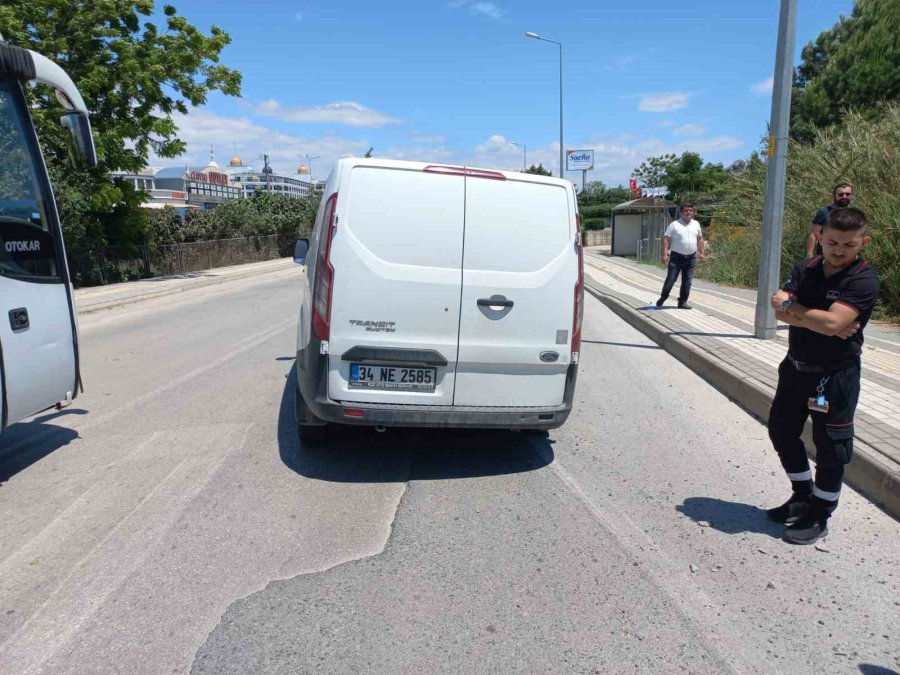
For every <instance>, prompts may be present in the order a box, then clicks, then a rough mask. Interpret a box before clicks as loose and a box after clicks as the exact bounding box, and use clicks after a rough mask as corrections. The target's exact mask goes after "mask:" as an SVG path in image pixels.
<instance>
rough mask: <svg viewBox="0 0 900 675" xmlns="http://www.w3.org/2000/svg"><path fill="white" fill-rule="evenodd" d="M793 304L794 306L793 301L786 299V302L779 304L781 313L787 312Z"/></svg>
mask: <svg viewBox="0 0 900 675" xmlns="http://www.w3.org/2000/svg"><path fill="white" fill-rule="evenodd" d="M793 304H794V299H793V298H788V299H787V300H785V301H784V302H782V303H781V311H782V312H787V311H788V310H789V309H790V308H791V305H793Z"/></svg>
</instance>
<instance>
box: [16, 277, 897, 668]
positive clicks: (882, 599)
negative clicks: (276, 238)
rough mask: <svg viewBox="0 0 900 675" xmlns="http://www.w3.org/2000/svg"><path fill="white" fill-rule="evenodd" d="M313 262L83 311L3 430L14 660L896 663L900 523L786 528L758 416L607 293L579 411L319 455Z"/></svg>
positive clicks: (853, 515) (355, 433)
mask: <svg viewBox="0 0 900 675" xmlns="http://www.w3.org/2000/svg"><path fill="white" fill-rule="evenodd" d="M297 276H298V270H296V269H290V270H287V271H286V272H279V273H277V274H269V275H266V276H264V277H260V278H258V279H243V280H239V281H235V282H234V283H229V284H224V285H221V286H216V287H214V288H210V289H198V290H196V291H192V292H188V293H183V294H179V295H178V296H177V297H175V299H173V298H172V297H169V298H164V299H158V300H152V301H148V302H144V303H141V304H138V305H132V306H129V307H124V308H121V309H118V310H110V311H106V312H98V313H97V314H92V315H89V316H86V317H83V318H82V320H81V336H82V341H83V372H84V380H85V387H86V393H85V394H84V395H83V396H81V397H79V398H78V399H77V401H76V403H75V405H74V406H73V407H72V408H70V409H68V410H65V411H62V412H60V413H51V414H46V415H43V416H40V417H38V418H37V419H35V420H33V421H30V422H26V423H23V424H19V425H15V426H14V427H12V428H11V429H10V430H8V431H7V432H5V433H4V434H3V435H2V436H0V480H2V481H3V484H2V486H0V672H3V673H16V674H19V673H23V674H24V673H129V674H130V675H134V674H135V673H164V672H169V673H184V672H188V671H191V672H196V673H231V672H233V673H257V672H262V673H294V672H309V671H313V670H316V671H322V672H341V673H346V672H362V671H368V672H391V673H395V672H513V671H516V672H522V671H524V672H622V671H637V670H639V671H650V670H652V671H656V672H673V671H681V670H687V671H692V672H750V673H753V672H789V673H852V672H863V673H869V674H872V673H884V672H890V670H889V669H895V670H900V564H898V563H900V524H898V522H897V521H895V520H893V519H892V518H890V517H889V516H887V515H885V514H884V513H882V512H881V511H879V510H878V509H877V508H875V507H874V506H872V505H871V504H869V503H868V502H867V501H865V500H864V499H863V498H861V497H860V496H859V495H857V494H856V493H854V492H853V491H852V490H850V489H845V492H844V496H843V498H842V503H841V507H840V509H839V511H838V514H837V515H836V517H835V518H834V519H833V520H832V524H833V525H832V534H831V535H830V536H829V537H828V538H827V539H826V540H824V541H823V542H820V544H821V545H820V546H819V547H817V548H816V547H794V546H790V545H788V544H785V543H783V542H782V541H781V540H780V539H779V537H780V528H779V527H778V526H775V525H772V524H769V523H768V522H767V521H766V519H765V517H764V514H763V513H762V511H761V510H760V507H762V508H765V507H767V506H771V505H774V504H777V503H780V502H781V501H783V499H784V498H785V497H786V494H787V484H786V481H785V479H784V477H783V475H782V472H781V469H780V466H779V464H778V461H777V459H776V457H775V456H774V454H773V453H772V451H771V449H770V448H769V445H768V440H767V437H766V432H765V429H764V427H762V426H761V425H760V424H759V423H758V422H757V421H756V420H754V419H753V418H751V417H750V416H748V415H747V414H746V413H745V412H743V411H742V410H741V409H740V408H738V407H737V406H735V405H734V404H732V403H731V402H730V401H728V399H726V398H725V397H724V396H722V395H721V394H719V393H718V392H717V391H716V390H714V389H712V388H711V387H710V386H709V385H707V384H706V383H705V382H704V381H703V380H702V379H701V378H699V377H698V376H696V375H695V374H694V373H692V372H691V371H689V370H688V369H687V368H685V367H684V366H682V365H681V364H680V363H678V362H677V361H675V360H674V359H672V357H670V356H669V355H668V354H667V353H666V352H664V351H662V350H661V349H659V348H657V346H656V345H655V344H654V343H652V342H650V341H649V340H647V339H646V338H644V337H643V336H642V335H640V334H639V333H637V332H636V331H635V330H633V329H632V328H630V327H628V326H627V325H625V324H624V323H622V322H621V321H620V320H619V319H617V318H616V317H615V316H614V315H612V314H611V313H610V312H609V311H608V310H606V309H605V308H604V307H603V306H602V305H601V304H600V303H599V302H597V301H596V300H594V299H593V298H590V297H589V298H587V303H588V305H587V313H586V319H585V342H584V347H583V354H582V366H581V370H580V374H579V382H578V391H577V396H576V398H577V407H576V411H575V413H574V414H573V416H572V417H571V418H570V420H569V422H568V423H567V424H566V426H564V427H563V428H562V429H560V430H557V431H554V432H551V433H550V434H549V436H547V435H533V434H525V433H511V432H510V433H499V432H491V433H478V432H447V431H428V430H388V431H387V432H386V433H383V434H377V433H375V432H374V431H370V430H349V431H346V432H343V433H341V434H339V435H338V436H337V438H336V439H335V441H334V442H333V443H332V444H331V445H330V446H329V447H328V448H326V449H318V450H312V449H307V448H303V447H301V446H300V444H299V442H298V440H297V438H296V434H295V431H294V426H293V382H292V381H291V379H290V370H291V366H292V361H293V352H294V334H295V323H296V320H295V316H296V302H297V298H298V282H297ZM182 296H186V297H182ZM885 669H888V670H885Z"/></svg>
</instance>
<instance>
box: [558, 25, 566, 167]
mask: <svg viewBox="0 0 900 675" xmlns="http://www.w3.org/2000/svg"><path fill="white" fill-rule="evenodd" d="M556 44H558V45H559V177H560V178H565V176H566V165H565V159H564V157H565V146H564V145H563V73H562V42H557V43H556Z"/></svg>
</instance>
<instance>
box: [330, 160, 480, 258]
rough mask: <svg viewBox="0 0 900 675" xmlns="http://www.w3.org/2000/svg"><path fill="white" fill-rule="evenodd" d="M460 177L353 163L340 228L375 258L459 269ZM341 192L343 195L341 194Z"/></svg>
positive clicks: (461, 225) (461, 213) (460, 234)
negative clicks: (360, 165)
mask: <svg viewBox="0 0 900 675" xmlns="http://www.w3.org/2000/svg"><path fill="white" fill-rule="evenodd" d="M463 180H464V179H463V178H462V177H461V176H445V175H439V174H433V173H423V172H422V171H415V170H413V171H407V170H403V169H387V168H376V167H365V166H362V167H354V168H353V170H352V174H351V177H350V181H349V188H347V189H346V190H345V189H344V188H342V189H341V193H340V194H341V196H340V198H339V201H343V200H344V199H347V202H345V203H346V204H347V207H346V208H347V210H346V211H345V216H344V220H343V221H342V222H341V225H340V227H346V228H347V229H348V230H350V232H351V233H352V234H353V236H354V237H355V238H356V239H357V240H358V241H359V242H360V243H361V244H362V245H363V246H365V247H366V248H367V249H368V250H369V251H370V252H371V253H373V254H374V255H375V256H376V257H378V258H379V259H381V260H383V261H386V262H391V263H398V264H403V265H413V266H424V267H438V268H441V267H444V268H446V267H451V268H459V266H460V264H461V258H462V227H463V199H464V197H463V187H464V185H463ZM345 195H346V196H345Z"/></svg>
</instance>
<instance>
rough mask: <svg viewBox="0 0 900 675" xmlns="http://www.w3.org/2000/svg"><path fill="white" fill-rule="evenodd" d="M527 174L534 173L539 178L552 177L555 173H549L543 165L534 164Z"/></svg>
mask: <svg viewBox="0 0 900 675" xmlns="http://www.w3.org/2000/svg"><path fill="white" fill-rule="evenodd" d="M525 173H533V174H537V175H538V176H552V175H553V172H552V171H547V169H545V168H544V165H543V164H538V165H537V166H535V165H534V164H532V165H531V166H529V167H528V169H527V170H526V171H525Z"/></svg>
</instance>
